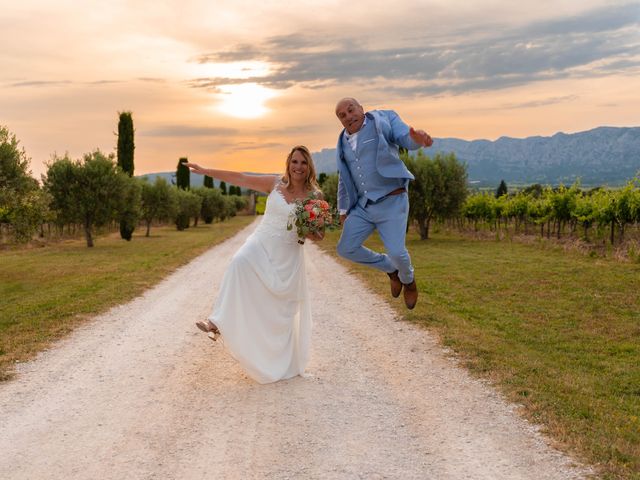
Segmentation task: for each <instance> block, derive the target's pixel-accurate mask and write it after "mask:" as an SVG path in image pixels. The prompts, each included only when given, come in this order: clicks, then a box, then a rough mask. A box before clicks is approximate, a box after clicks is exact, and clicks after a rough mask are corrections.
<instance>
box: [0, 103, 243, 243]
mask: <svg viewBox="0 0 640 480" xmlns="http://www.w3.org/2000/svg"><path fill="white" fill-rule="evenodd" d="M134 148H135V147H134V139H133V122H132V119H131V113H130V112H122V113H120V121H119V124H118V145H117V158H116V156H115V155H114V154H109V155H107V154H104V153H103V152H101V151H100V150H95V151H93V152H90V153H86V154H84V155H83V156H82V158H80V159H76V160H74V159H71V158H69V156H68V155H64V156H58V155H54V156H53V157H52V159H51V160H50V161H49V162H48V163H47V164H46V166H47V171H46V173H45V174H44V175H43V176H42V185H40V184H39V183H38V182H37V181H36V180H35V179H34V178H33V177H31V175H30V171H29V163H30V159H29V158H28V156H27V154H26V152H25V150H24V148H21V147H20V143H19V141H18V139H17V138H16V136H15V135H14V134H12V133H11V132H10V131H9V130H8V128H7V127H4V126H0V243H2V242H5V241H10V242H13V243H20V242H28V241H30V240H31V239H32V238H33V237H34V235H39V236H40V237H45V236H53V234H57V235H60V236H62V235H63V234H64V232H65V231H66V232H71V233H75V232H76V231H77V230H78V229H79V230H81V231H82V232H83V233H84V237H85V239H86V242H87V246H89V247H91V246H93V245H94V235H95V229H96V228H101V227H108V226H110V225H114V224H115V225H117V224H119V228H120V235H121V237H122V238H123V239H125V240H131V238H132V233H133V231H134V229H135V228H136V227H137V226H138V225H140V224H142V225H144V226H145V227H146V236H149V235H150V230H151V226H152V225H153V224H154V222H160V223H174V224H175V225H176V228H177V229H178V230H184V229H186V228H189V226H190V225H191V222H193V226H197V224H198V221H199V220H200V219H202V220H203V221H204V222H205V223H212V222H213V221H214V220H216V219H217V220H219V221H224V220H226V219H227V218H229V217H232V216H234V215H235V214H236V213H237V211H239V210H241V209H243V208H245V207H246V205H247V201H246V199H245V198H243V197H241V196H240V194H241V192H240V189H239V187H237V189H236V187H233V188H230V189H229V190H230V192H229V193H231V195H226V194H223V191H222V190H221V189H219V188H213V182H212V181H210V182H206V183H205V186H204V187H200V188H190V186H189V185H188V184H187V185H185V184H184V183H183V182H182V181H181V179H180V178H181V172H180V165H181V164H182V163H184V161H186V159H180V161H179V162H178V167H177V169H176V177H177V178H178V179H179V180H178V182H177V183H178V185H175V186H174V185H169V184H168V183H167V181H166V180H164V179H163V178H161V177H157V178H156V179H155V181H154V182H149V181H147V180H146V179H138V178H135V177H134V176H133V173H134V165H133V151H134ZM184 168H186V167H184ZM187 170H188V169H187ZM225 190H226V188H225ZM224 193H227V192H226V191H225V192H224Z"/></svg>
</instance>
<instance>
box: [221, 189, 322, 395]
mask: <svg viewBox="0 0 640 480" xmlns="http://www.w3.org/2000/svg"><path fill="white" fill-rule="evenodd" d="M278 188H282V186H281V185H276V186H275V188H274V189H273V190H272V191H271V193H270V194H269V196H268V197H267V205H266V210H265V213H264V217H263V218H262V221H261V222H260V224H259V225H258V227H257V228H256V229H255V230H254V232H253V233H252V234H251V235H250V236H249V238H247V240H246V242H245V243H244V245H242V247H240V249H239V250H238V251H237V252H236V254H235V255H234V256H233V258H232V260H231V263H230V265H229V267H228V268H227V271H226V272H225V274H224V277H223V279H222V286H221V287H220V292H219V294H218V298H217V300H216V303H215V306H214V308H213V313H212V314H211V315H210V316H209V320H210V321H211V322H212V323H213V324H215V325H216V326H217V327H218V329H219V330H220V332H221V334H222V338H223V340H224V345H225V346H226V347H227V348H228V350H229V352H230V353H231V355H232V356H233V357H234V358H235V359H236V360H237V361H238V362H239V363H240V364H241V365H242V367H243V368H244V370H245V371H246V372H247V374H248V375H249V376H250V377H251V378H253V379H254V380H255V381H257V382H259V383H270V382H275V381H278V380H283V379H286V378H291V377H294V376H296V375H301V374H302V373H303V372H304V368H305V366H306V364H307V361H308V359H309V345H310V341H311V311H310V308H309V298H308V297H309V296H308V293H307V282H306V274H305V264H304V262H305V260H304V248H303V245H300V244H299V243H298V237H297V235H296V231H295V228H294V229H293V230H291V231H288V230H287V220H288V217H289V215H290V213H291V211H292V210H293V207H294V204H289V203H287V201H286V200H285V198H284V196H283V194H282V193H281V192H280V191H279V190H278Z"/></svg>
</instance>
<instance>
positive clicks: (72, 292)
mask: <svg viewBox="0 0 640 480" xmlns="http://www.w3.org/2000/svg"><path fill="white" fill-rule="evenodd" d="M253 219H254V217H251V216H237V217H234V218H232V219H230V220H227V221H226V222H223V223H214V224H212V225H204V224H200V225H199V226H198V227H196V228H193V227H192V228H189V229H187V230H185V231H182V232H178V231H177V230H176V228H175V227H157V228H152V229H151V236H150V237H148V238H147V237H144V233H145V229H144V228H139V229H138V230H136V232H135V233H134V237H133V239H132V240H131V241H130V242H126V241H124V240H122V239H120V235H119V233H114V234H110V235H107V236H102V237H98V238H97V239H96V241H95V245H96V246H95V247H93V248H87V246H86V242H85V241H84V239H78V240H69V241H65V242H61V243H57V244H50V245H47V246H45V247H41V248H30V249H27V248H24V249H13V250H5V251H0V298H1V299H2V301H1V302H0V380H3V379H6V378H9V377H10V376H11V369H12V366H13V364H14V363H15V362H17V361H24V360H26V359H28V358H31V357H32V356H33V355H34V354H35V353H37V352H38V351H40V350H42V349H43V348H46V347H47V345H49V344H50V342H52V341H53V340H56V339H58V338H60V337H61V336H62V335H64V334H65V333H67V332H69V331H71V330H72V329H73V328H74V326H76V325H77V324H78V323H79V322H82V321H83V320H84V319H86V318H88V317H90V316H92V315H95V314H97V313H100V312H103V311H105V310H107V309H108V308H109V307H111V306H114V305H117V304H120V303H123V302H126V301H127V300H130V299H132V298H134V297H136V296H137V295H139V294H141V293H142V292H143V291H144V290H146V289H147V288H149V287H151V286H153V285H154V284H156V283H158V282H159V281H160V280H161V279H162V278H164V277H165V276H166V275H168V274H169V273H171V272H172V271H173V270H175V269H176V268H177V267H179V266H181V265H184V264H185V263H187V262H188V261H189V260H191V259H193V258H194V257H196V256H198V255H199V254H201V253H203V252H204V251H205V250H207V249H208V248H210V247H211V246H213V245H215V244H217V243H220V242H221V241H223V240H225V239H227V238H229V237H231V236H232V235H234V234H235V233H236V232H238V231H239V230H240V229H241V228H243V227H245V226H246V225H248V224H249V223H250V222H251V221H253Z"/></svg>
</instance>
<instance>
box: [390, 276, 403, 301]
mask: <svg viewBox="0 0 640 480" xmlns="http://www.w3.org/2000/svg"><path fill="white" fill-rule="evenodd" d="M387 275H389V280H390V281H391V295H393V298H398V297H399V296H400V292H401V291H402V282H401V281H400V277H398V270H396V271H395V272H393V273H387Z"/></svg>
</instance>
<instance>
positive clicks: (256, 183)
mask: <svg viewBox="0 0 640 480" xmlns="http://www.w3.org/2000/svg"><path fill="white" fill-rule="evenodd" d="M185 165H186V166H187V167H189V168H190V169H191V171H192V172H193V173H199V174H201V175H208V176H210V177H212V178H216V179H218V180H222V181H223V182H227V183H228V184H230V185H237V186H239V187H244V188H250V189H251V190H256V191H258V192H265V193H269V192H270V191H271V190H272V189H273V185H274V183H275V181H276V178H277V177H278V176H277V175H259V174H257V175H250V174H248V173H242V172H234V171H231V170H218V169H217V168H204V167H201V166H200V165H198V164H197V163H185Z"/></svg>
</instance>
